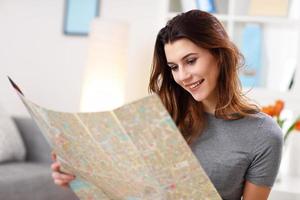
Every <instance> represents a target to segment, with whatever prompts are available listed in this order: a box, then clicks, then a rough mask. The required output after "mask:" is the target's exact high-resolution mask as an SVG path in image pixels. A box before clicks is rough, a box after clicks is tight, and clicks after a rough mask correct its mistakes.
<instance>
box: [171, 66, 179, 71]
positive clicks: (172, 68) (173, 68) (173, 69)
mask: <svg viewBox="0 0 300 200" xmlns="http://www.w3.org/2000/svg"><path fill="white" fill-rule="evenodd" d="M170 68H171V70H172V71H175V70H177V69H178V66H177V65H171V66H170Z"/></svg>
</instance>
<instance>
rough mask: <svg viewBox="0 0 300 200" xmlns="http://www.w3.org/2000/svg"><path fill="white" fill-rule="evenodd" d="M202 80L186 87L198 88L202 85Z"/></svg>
mask: <svg viewBox="0 0 300 200" xmlns="http://www.w3.org/2000/svg"><path fill="white" fill-rule="evenodd" d="M203 81H204V79H201V80H199V81H197V82H195V83H192V84H190V85H186V86H187V87H189V88H190V89H195V88H196V87H198V86H199V85H201V84H202V83H203Z"/></svg>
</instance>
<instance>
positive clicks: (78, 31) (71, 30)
mask: <svg viewBox="0 0 300 200" xmlns="http://www.w3.org/2000/svg"><path fill="white" fill-rule="evenodd" d="M99 7H100V0H65V14H64V26H63V29H64V34H66V35H78V36H86V35H88V34H89V30H90V24H91V21H92V19H94V18H95V17H97V16H99Z"/></svg>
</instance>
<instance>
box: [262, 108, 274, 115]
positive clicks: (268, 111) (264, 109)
mask: <svg viewBox="0 0 300 200" xmlns="http://www.w3.org/2000/svg"><path fill="white" fill-rule="evenodd" d="M261 111H262V112H264V113H266V114H267V115H270V116H271V117H273V116H274V114H275V112H274V107H273V106H266V107H262V109H261Z"/></svg>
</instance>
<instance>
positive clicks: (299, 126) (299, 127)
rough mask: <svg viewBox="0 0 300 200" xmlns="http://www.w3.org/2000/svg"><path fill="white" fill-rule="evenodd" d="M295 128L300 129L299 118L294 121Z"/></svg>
mask: <svg viewBox="0 0 300 200" xmlns="http://www.w3.org/2000/svg"><path fill="white" fill-rule="evenodd" d="M295 129H296V130H298V131H300V120H299V121H297V122H296V124H295Z"/></svg>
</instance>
